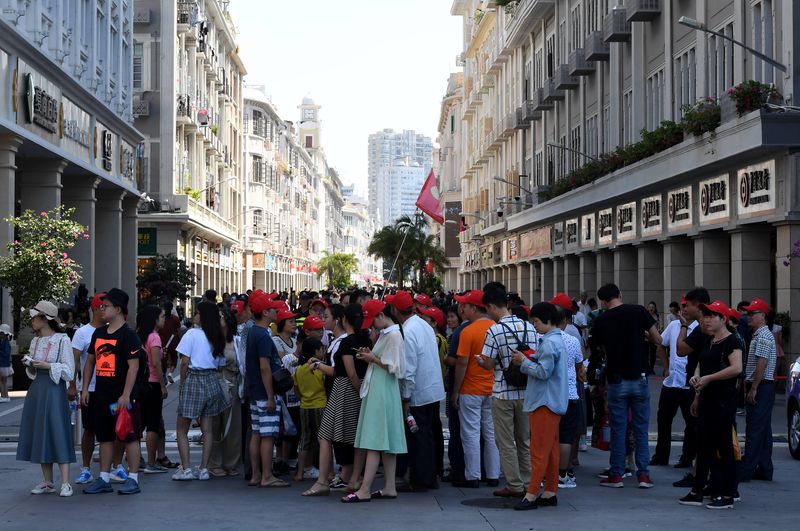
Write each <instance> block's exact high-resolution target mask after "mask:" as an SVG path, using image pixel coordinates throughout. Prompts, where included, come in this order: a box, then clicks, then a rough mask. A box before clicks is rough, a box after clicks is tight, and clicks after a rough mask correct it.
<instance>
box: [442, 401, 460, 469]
mask: <svg viewBox="0 0 800 531" xmlns="http://www.w3.org/2000/svg"><path fill="white" fill-rule="evenodd" d="M450 396H451V395H450V393H448V394H447V404H446V411H447V419H448V420H447V428H448V429H449V430H450V444H449V445H448V446H447V457H448V459H449V460H450V476H451V477H453V478H455V479H464V447H463V446H462V444H461V420H460V419H459V418H458V410H455V409H453V407H452V405H451V404H452V403H451V402H450Z"/></svg>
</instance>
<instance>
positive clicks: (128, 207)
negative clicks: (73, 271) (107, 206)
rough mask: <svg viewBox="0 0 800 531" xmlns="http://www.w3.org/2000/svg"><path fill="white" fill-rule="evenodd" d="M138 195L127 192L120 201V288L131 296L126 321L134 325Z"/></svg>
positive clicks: (137, 253) (137, 251)
mask: <svg viewBox="0 0 800 531" xmlns="http://www.w3.org/2000/svg"><path fill="white" fill-rule="evenodd" d="M138 208H139V197H138V196H136V195H131V194H127V195H126V196H125V198H124V199H123V201H122V240H121V245H120V247H121V257H120V259H121V261H122V267H121V275H122V276H121V280H120V288H121V289H122V290H123V291H124V292H125V293H127V294H128V296H129V297H130V298H131V302H130V306H129V308H128V310H129V313H128V323H129V324H131V325H133V326H135V325H136V314H135V312H136V311H137V304H136V303H137V300H138V296H137V295H138V294H137V290H136V271H137V269H138V268H137V265H138V262H137V260H138V257H139V250H138V243H137V241H138V238H137V236H138V232H139V214H138Z"/></svg>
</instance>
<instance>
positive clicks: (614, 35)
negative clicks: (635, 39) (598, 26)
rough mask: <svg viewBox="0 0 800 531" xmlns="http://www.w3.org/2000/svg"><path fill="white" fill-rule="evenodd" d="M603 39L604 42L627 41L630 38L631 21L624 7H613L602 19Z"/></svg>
mask: <svg viewBox="0 0 800 531" xmlns="http://www.w3.org/2000/svg"><path fill="white" fill-rule="evenodd" d="M603 40H604V41H606V42H628V41H630V40H631V23H630V22H628V20H627V16H626V11H625V8H619V7H615V8H614V9H612V10H611V13H609V14H608V15H606V18H605V20H603Z"/></svg>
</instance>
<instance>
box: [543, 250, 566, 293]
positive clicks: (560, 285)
mask: <svg viewBox="0 0 800 531" xmlns="http://www.w3.org/2000/svg"><path fill="white" fill-rule="evenodd" d="M552 263H553V283H552V284H550V286H552V288H553V293H552V295H555V294H556V293H558V292H559V291H564V257H563V256H555V257H553V260H552ZM552 295H551V297H552ZM546 296H547V295H545V297H546Z"/></svg>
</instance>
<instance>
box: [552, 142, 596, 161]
mask: <svg viewBox="0 0 800 531" xmlns="http://www.w3.org/2000/svg"><path fill="white" fill-rule="evenodd" d="M547 147H552V148H557V149H563V150H564V151H571V152H572V153H577V154H578V155H582V156H584V157H586V158H587V159H589V160H593V161H595V162H598V161H599V159H597V158H596V157H593V156H591V155H587V154H586V153H584V152H583V151H578V150H577V149H572V148H571V147H567V146H565V145H564V144H554V143H552V142H548V143H547Z"/></svg>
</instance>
